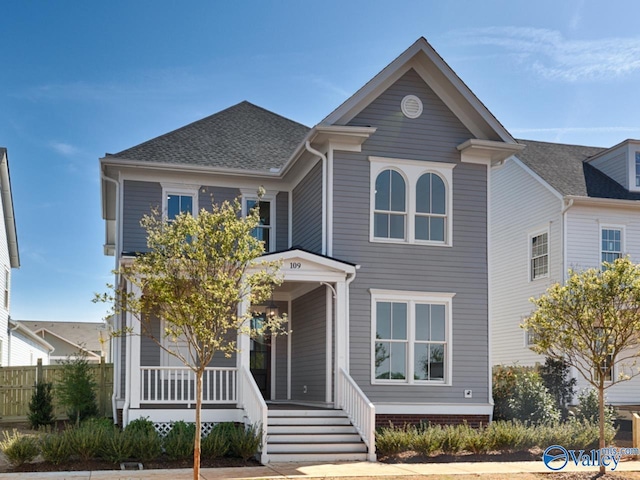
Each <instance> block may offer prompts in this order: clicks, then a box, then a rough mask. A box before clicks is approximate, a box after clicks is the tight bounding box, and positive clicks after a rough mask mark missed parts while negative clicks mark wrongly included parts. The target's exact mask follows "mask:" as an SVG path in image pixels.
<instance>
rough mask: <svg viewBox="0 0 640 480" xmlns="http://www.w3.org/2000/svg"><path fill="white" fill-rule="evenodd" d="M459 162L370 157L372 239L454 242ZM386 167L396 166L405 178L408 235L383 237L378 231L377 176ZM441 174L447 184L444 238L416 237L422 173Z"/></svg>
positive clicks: (428, 243)
mask: <svg viewBox="0 0 640 480" xmlns="http://www.w3.org/2000/svg"><path fill="white" fill-rule="evenodd" d="M455 166H456V164H455V163H444V162H428V161H420V160H407V159H402V158H390V157H377V156H370V157H369V241H370V242H372V243H395V244H405V245H406V244H413V245H432V246H441V247H451V246H453V169H454V168H455ZM385 170H393V171H396V172H398V173H399V174H400V175H402V177H403V179H404V181H405V202H406V204H405V211H404V216H405V236H404V238H402V239H400V238H380V237H376V236H375V235H374V215H375V195H376V188H375V185H376V180H377V178H378V175H379V174H380V173H382V172H384V171H385ZM427 173H431V174H435V175H438V176H439V177H440V178H441V179H442V181H443V182H444V185H445V195H446V214H445V217H444V218H445V232H444V234H445V239H444V242H440V241H432V240H419V239H416V238H415V219H416V185H417V182H418V180H419V179H420V177H422V175H424V174H427Z"/></svg>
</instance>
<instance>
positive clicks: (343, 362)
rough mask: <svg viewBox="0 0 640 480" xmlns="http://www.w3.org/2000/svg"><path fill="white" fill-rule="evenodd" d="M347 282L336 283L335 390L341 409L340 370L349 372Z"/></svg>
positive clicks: (336, 400)
mask: <svg viewBox="0 0 640 480" xmlns="http://www.w3.org/2000/svg"><path fill="white" fill-rule="evenodd" d="M346 302H347V282H346V281H345V280H340V281H338V282H336V303H335V305H336V315H335V319H336V331H335V375H334V377H335V378H334V389H335V406H336V407H339V406H340V405H339V403H340V398H341V393H342V392H340V382H339V381H338V379H339V376H340V375H339V371H340V368H344V369H345V371H346V370H347V360H348V359H347V355H348V349H347V339H348V337H349V332H348V331H347V328H349V325H348V324H347V303H346Z"/></svg>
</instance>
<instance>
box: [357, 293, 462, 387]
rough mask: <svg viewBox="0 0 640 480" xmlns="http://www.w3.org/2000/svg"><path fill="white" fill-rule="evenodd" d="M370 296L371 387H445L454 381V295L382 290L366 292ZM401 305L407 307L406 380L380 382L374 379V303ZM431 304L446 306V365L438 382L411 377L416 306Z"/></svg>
mask: <svg viewBox="0 0 640 480" xmlns="http://www.w3.org/2000/svg"><path fill="white" fill-rule="evenodd" d="M369 293H370V294H371V338H370V346H369V348H370V349H371V364H370V369H371V384H372V385H398V386H400V385H403V386H430V387H431V386H434V387H435V386H448V387H450V386H451V385H452V382H453V368H452V367H453V348H452V347H453V297H454V296H455V293H444V292H419V291H406V290H381V289H373V288H372V289H369ZM385 301H388V302H403V303H406V304H407V353H406V355H407V356H406V362H407V364H406V365H405V366H406V377H407V378H406V379H404V380H380V379H377V378H376V372H375V370H376V368H375V365H374V361H375V344H376V310H377V308H376V303H377V302H385ZM416 304H430V305H444V307H445V322H446V324H445V340H444V344H445V365H444V379H443V380H442V381H439V380H414V378H413V368H412V365H413V349H414V345H415V342H416V340H415V331H414V329H415V325H414V323H415V322H414V321H413V320H414V315H415V305H416Z"/></svg>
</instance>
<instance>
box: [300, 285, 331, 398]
mask: <svg viewBox="0 0 640 480" xmlns="http://www.w3.org/2000/svg"><path fill="white" fill-rule="evenodd" d="M325 309H326V302H325V289H324V287H323V288H316V289H315V290H313V291H311V292H309V293H307V294H305V295H303V296H302V297H300V298H297V299H295V300H294V301H293V302H292V304H291V310H292V312H291V322H292V325H291V329H292V330H293V333H292V334H291V335H292V337H291V343H292V344H291V356H292V358H293V359H294V360H293V365H292V368H291V398H292V399H293V400H308V401H319V402H323V401H324V400H325V378H326V371H325V365H326V363H325V362H326V358H327V353H326V352H325V333H326V330H325V328H326V327H325V311H326V310H325ZM304 385H306V386H307V393H306V394H305V393H303V392H304Z"/></svg>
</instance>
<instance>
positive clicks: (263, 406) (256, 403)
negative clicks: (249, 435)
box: [240, 366, 269, 465]
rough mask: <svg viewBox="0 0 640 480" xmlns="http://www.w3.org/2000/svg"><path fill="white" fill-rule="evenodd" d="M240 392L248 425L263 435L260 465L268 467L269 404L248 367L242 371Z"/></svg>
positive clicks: (244, 367)
mask: <svg viewBox="0 0 640 480" xmlns="http://www.w3.org/2000/svg"><path fill="white" fill-rule="evenodd" d="M240 391H241V392H242V407H243V409H244V412H245V415H246V419H247V420H246V423H247V424H250V425H253V426H255V427H257V428H258V429H260V433H261V435H262V446H261V447H262V451H261V453H260V463H262V464H263V465H266V464H267V463H268V462H269V457H268V455H267V416H268V409H267V403H266V402H265V401H264V398H263V397H262V394H261V393H260V389H259V388H258V385H257V384H256V381H255V380H254V379H253V375H251V372H250V371H249V368H247V367H246V366H243V367H242V369H241V370H240Z"/></svg>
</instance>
